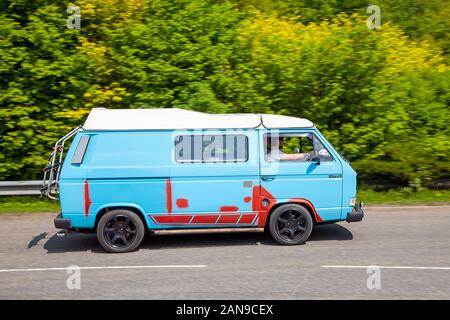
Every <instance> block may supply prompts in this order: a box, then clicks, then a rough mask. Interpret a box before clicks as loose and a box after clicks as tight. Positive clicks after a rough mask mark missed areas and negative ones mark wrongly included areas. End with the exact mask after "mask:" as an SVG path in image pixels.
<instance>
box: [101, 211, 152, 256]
mask: <svg viewBox="0 0 450 320" xmlns="http://www.w3.org/2000/svg"><path fill="white" fill-rule="evenodd" d="M144 234H145V228H144V223H143V222H142V220H141V218H140V217H139V216H138V215H137V214H136V213H134V212H132V211H129V210H122V209H120V210H112V211H110V212H108V213H106V214H105V215H104V216H103V217H101V219H100V221H99V223H98V226H97V239H98V242H99V243H100V245H101V246H102V247H103V249H105V250H106V251H108V252H112V253H122V252H130V251H133V250H136V249H137V247H138V246H139V245H140V244H141V242H142V239H143V238H144Z"/></svg>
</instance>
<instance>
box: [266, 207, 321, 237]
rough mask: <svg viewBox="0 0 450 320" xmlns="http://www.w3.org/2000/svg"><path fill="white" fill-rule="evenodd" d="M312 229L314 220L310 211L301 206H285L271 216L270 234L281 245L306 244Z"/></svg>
mask: <svg viewBox="0 0 450 320" xmlns="http://www.w3.org/2000/svg"><path fill="white" fill-rule="evenodd" d="M312 229H313V219H312V218H311V215H310V214H309V211H308V210H306V208H305V207H303V206H301V205H298V204H285V205H283V206H281V207H278V208H276V209H275V210H274V211H273V212H272V214H271V215H270V220H269V230H270V234H271V236H272V238H273V239H274V240H275V241H276V242H278V243H280V244H283V245H298V244H304V243H305V242H306V240H308V238H309V236H310V235H311V232H312Z"/></svg>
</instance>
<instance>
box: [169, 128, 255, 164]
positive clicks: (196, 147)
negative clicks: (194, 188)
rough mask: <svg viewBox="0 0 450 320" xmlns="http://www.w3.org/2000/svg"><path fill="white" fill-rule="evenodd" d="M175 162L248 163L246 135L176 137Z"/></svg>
mask: <svg viewBox="0 0 450 320" xmlns="http://www.w3.org/2000/svg"><path fill="white" fill-rule="evenodd" d="M175 161H177V162H180V163H207V162H223V163H227V162H246V161H248V138H247V136H246V135H243V134H240V135H229V134H227V135H225V134H222V135H220V134H219V135H212V134H205V135H199V134H198V135H180V136H176V137H175Z"/></svg>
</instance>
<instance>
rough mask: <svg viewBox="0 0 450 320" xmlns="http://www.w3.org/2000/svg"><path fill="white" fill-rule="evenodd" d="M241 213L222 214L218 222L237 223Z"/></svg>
mask: <svg viewBox="0 0 450 320" xmlns="http://www.w3.org/2000/svg"><path fill="white" fill-rule="evenodd" d="M240 216H241V215H240V214H225V215H221V216H220V218H219V221H217V223H236V222H237V221H238V220H239V217H240Z"/></svg>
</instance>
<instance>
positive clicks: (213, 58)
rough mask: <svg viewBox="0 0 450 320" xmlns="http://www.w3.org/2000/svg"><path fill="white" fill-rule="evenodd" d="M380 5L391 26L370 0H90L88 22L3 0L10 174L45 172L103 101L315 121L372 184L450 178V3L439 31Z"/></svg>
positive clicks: (45, 5) (2, 143) (1, 81)
mask: <svg viewBox="0 0 450 320" xmlns="http://www.w3.org/2000/svg"><path fill="white" fill-rule="evenodd" d="M379 2H380V4H381V5H382V10H383V8H385V9H386V10H387V11H385V12H386V13H389V14H387V17H390V18H389V19H390V21H391V22H388V20H386V19H384V20H382V22H383V24H382V28H381V29H380V30H368V29H367V27H366V21H365V20H366V18H367V17H366V16H365V11H364V10H365V8H366V4H365V3H364V1H351V2H346V3H347V4H342V2H341V1H326V2H324V1H320V2H319V1H304V2H303V1H298V2H297V1H281V0H280V1H272V2H271V1H249V2H245V4H242V3H241V1H226V0H225V1H218V0H215V1H214V0H174V1H165V0H164V1H163V0H152V1H150V0H148V1H146V0H129V1H119V0H81V1H76V2H75V4H77V5H78V6H80V8H81V18H82V20H81V21H82V23H81V30H69V29H67V27H66V19H67V17H68V14H67V13H66V6H65V4H59V2H55V1H44V0H41V1H32V0H15V1H7V2H2V3H1V4H0V19H1V21H2V23H1V25H0V57H1V58H0V164H1V165H0V180H12V179H17V180H21V179H35V178H39V177H40V169H41V168H42V167H43V166H44V165H45V162H46V158H47V156H48V153H49V151H50V147H51V145H52V144H53V143H54V142H55V141H56V140H57V139H58V138H59V137H60V136H62V135H63V134H64V133H65V132H67V131H68V130H70V129H71V128H73V127H75V126H77V125H78V124H80V123H82V122H83V120H84V118H85V117H86V115H87V113H88V112H89V110H90V109H91V108H92V107H108V108H168V107H181V108H188V109H193V110H200V111H206V112H225V113H226V112H261V113H262V112H267V113H279V114H287V115H294V116H299V117H306V118H309V119H311V120H312V121H314V122H315V124H316V125H317V127H318V128H319V129H320V130H321V131H322V132H323V133H324V135H325V136H326V137H327V138H328V139H329V140H330V141H331V142H332V143H333V144H334V145H335V147H336V148H337V149H338V150H339V151H340V152H342V153H343V154H344V155H345V156H346V157H347V158H348V159H349V160H350V161H351V162H352V164H353V165H354V166H355V168H356V169H357V171H358V173H359V176H360V177H361V178H363V179H373V178H377V177H387V178H389V179H394V180H396V181H398V182H399V183H406V184H407V183H409V184H410V185H413V186H418V187H420V186H421V185H422V184H424V183H426V182H428V181H430V180H433V179H437V178H446V177H449V176H450V173H449V172H450V169H449V161H448V160H449V156H450V139H449V138H450V131H449V130H450V129H449V128H450V126H448V121H449V119H450V111H449V100H450V70H449V67H448V65H447V64H446V61H447V60H446V59H447V43H448V42H447V41H446V37H448V33H442V32H440V31H439V30H441V29H440V28H442V25H444V26H445V25H446V24H448V21H450V17H449V14H448V13H449V11H448V10H445V8H442V3H443V2H442V1H427V2H424V3H423V6H425V7H426V8H427V11H426V12H417V13H416V14H418V15H419V16H420V15H422V16H423V17H429V14H430V12H431V13H432V15H433V17H435V18H436V19H437V21H441V22H442V23H441V24H436V23H434V22H433V23H432V24H430V28H429V30H430V32H429V33H427V31H426V30H427V29H426V28H425V27H424V26H423V24H421V25H420V26H417V28H416V29H414V27H413V26H412V25H410V24H408V21H406V20H407V19H403V20H402V17H401V16H397V15H395V12H396V11H395V10H393V9H394V8H397V7H398V6H400V5H399V4H396V3H398V2H393V1H379ZM402 5H404V6H406V4H404V3H403V2H402ZM400 7H401V6H400ZM405 8H406V7H405ZM302 13H303V15H302ZM324 19H328V20H324ZM397 25H398V26H397ZM441 31H442V30H441Z"/></svg>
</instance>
